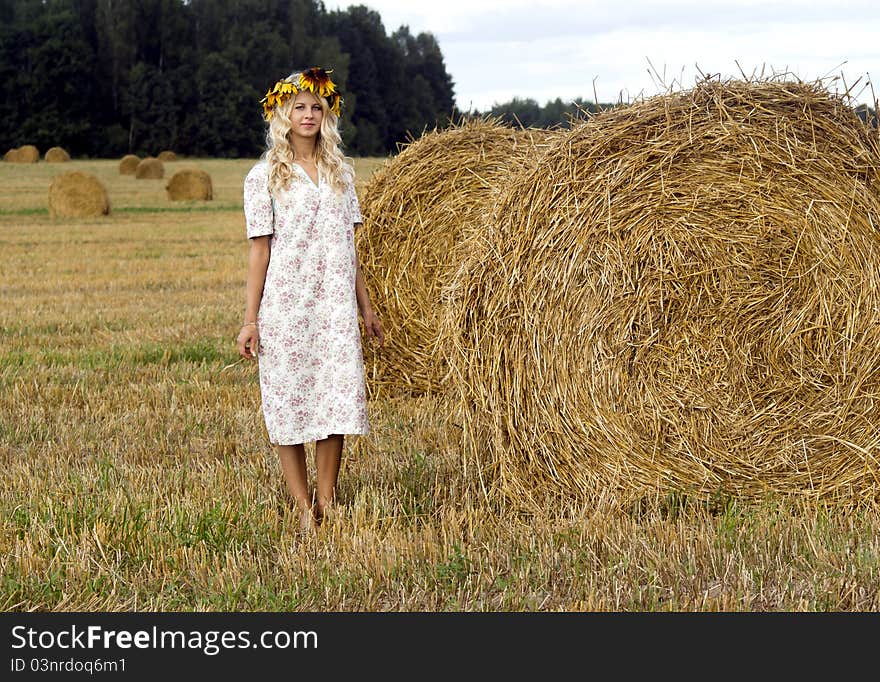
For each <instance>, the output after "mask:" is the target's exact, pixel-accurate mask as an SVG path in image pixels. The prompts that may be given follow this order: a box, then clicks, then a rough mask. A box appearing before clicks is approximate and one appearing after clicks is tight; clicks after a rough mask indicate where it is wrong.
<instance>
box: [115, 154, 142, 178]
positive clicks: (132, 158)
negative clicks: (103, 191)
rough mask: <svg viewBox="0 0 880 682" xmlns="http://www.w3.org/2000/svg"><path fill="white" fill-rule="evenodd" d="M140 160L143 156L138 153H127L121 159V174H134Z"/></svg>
mask: <svg viewBox="0 0 880 682" xmlns="http://www.w3.org/2000/svg"><path fill="white" fill-rule="evenodd" d="M140 162H141V157H139V156H138V155H137V154H126V155H125V156H123V157H122V158H121V159H120V160H119V174H120V175H134V174H135V173H136V172H137V167H138V164H139V163H140Z"/></svg>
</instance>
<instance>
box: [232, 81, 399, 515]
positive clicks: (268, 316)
mask: <svg viewBox="0 0 880 682" xmlns="http://www.w3.org/2000/svg"><path fill="white" fill-rule="evenodd" d="M329 73H330V72H328V71H325V70H324V69H321V68H319V67H314V68H311V69H308V70H305V71H302V72H299V73H294V74H291V75H290V76H288V77H287V78H285V79H283V80H281V81H278V82H277V83H276V84H275V86H274V87H273V88H272V89H271V90H269V92H268V93H266V97H264V98H263V100H262V103H263V112H264V116H265V118H266V120H267V121H268V124H269V126H268V132H267V134H266V142H267V151H266V153H265V154H264V155H263V158H262V159H261V160H260V161H259V162H258V163H257V164H255V165H254V166H253V168H251V170H250V171H249V172H248V174H247V177H246V178H245V181H244V213H245V221H246V229H247V236H248V239H249V241H250V254H249V256H248V272H247V286H246V292H247V302H246V307H245V315H244V324H243V326H242V328H241V331H240V332H239V335H238V340H237V344H238V352H239V354H240V355H241V356H242V357H244V358H247V359H250V360H253V359H254V358H257V357H258V358H259V372H260V392H261V397H262V403H263V416H264V419H265V422H266V429H267V431H268V433H269V440H270V442H271V443H273V444H274V445H275V446H276V448H277V451H278V456H279V458H280V460H281V468H282V471H283V473H284V479H285V482H286V485H287V490H288V492H289V494H290V495H291V497H293V499H294V500H295V501H296V504H297V507H298V509H299V511H300V527H301V528H302V529H303V530H307V529H310V528H313V527H314V524H315V523H320V522H321V520H322V519H323V518H324V515H325V513H326V512H327V509H328V507H329V506H330V505H332V503H333V501H334V499H335V493H336V482H337V478H338V475H339V467H340V464H341V461H342V448H343V439H344V436H345V434H365V433H367V431H368V428H369V426H368V422H367V411H366V392H365V385H364V365H363V353H362V348H361V338H360V330H359V328H358V319H357V316H358V312H360V315H361V318H362V320H363V324H364V329H365V331H366V333H367V335H368V337H370V339H371V340H373V342H374V343H378V344H379V345H382V344H383V343H384V341H385V334H384V331H383V329H382V325H381V323H380V321H379V318H378V317H377V316H376V313H375V311H374V310H373V307H372V304H371V302H370V297H369V295H368V293H367V288H366V285H365V284H364V278H363V274H362V273H361V269H360V264H359V263H358V259H357V253H356V251H355V242H354V231H355V229H356V228H357V227H358V226H359V225H360V224H361V222H362V218H361V214H360V208H359V205H358V199H357V194H356V193H355V189H354V169H353V168H352V166H351V165H350V164H349V163H348V162H347V160H346V158H345V157H344V156H343V154H342V151H341V150H340V143H341V140H340V136H339V132H338V130H337V123H338V120H339V108H340V105H341V101H342V98H341V96H340V94H339V91H338V89H337V87H336V85H335V83H333V81H332V80H331V79H330V76H329ZM309 441H314V442H315V469H316V472H317V490H316V494H315V495H312V493H310V491H309V481H308V473H307V468H306V458H305V446H304V444H305V443H306V442H309Z"/></svg>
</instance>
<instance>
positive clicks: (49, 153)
mask: <svg viewBox="0 0 880 682" xmlns="http://www.w3.org/2000/svg"><path fill="white" fill-rule="evenodd" d="M43 159H44V160H45V161H46V162H47V163H65V162H67V161H70V154H68V153H67V150H66V149H64V148H62V147H49V149H47V150H46V154H45V155H44V156H43Z"/></svg>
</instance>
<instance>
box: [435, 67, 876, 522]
mask: <svg viewBox="0 0 880 682" xmlns="http://www.w3.org/2000/svg"><path fill="white" fill-rule="evenodd" d="M878 188H880V146H878V142H877V139H876V137H875V136H874V135H873V134H872V133H871V132H869V131H868V129H867V128H866V127H865V126H864V125H863V124H862V123H861V121H860V120H859V119H858V117H857V116H856V115H855V114H854V111H853V109H852V108H851V106H849V105H848V103H847V102H846V101H844V99H843V98H842V97H839V96H836V95H832V94H830V93H829V92H827V91H826V89H825V88H824V87H823V86H822V85H821V84H820V83H814V84H808V83H803V82H799V81H798V82H790V81H786V80H784V79H780V78H767V79H763V80H757V79H755V80H743V81H740V80H728V81H724V82H721V81H718V80H715V81H711V80H707V81H705V82H701V83H699V84H698V85H697V86H696V87H694V88H693V89H691V90H688V91H682V92H676V93H672V92H670V93H666V94H663V95H660V96H656V97H652V98H648V99H645V100H642V101H640V102H635V103H632V104H628V105H623V106H619V107H616V108H613V109H610V110H606V111H604V112H601V113H599V114H597V115H596V116H595V117H593V118H591V119H590V120H588V121H585V122H582V123H580V124H578V125H576V126H574V127H573V128H572V130H571V131H570V132H569V133H568V134H567V135H565V136H564V137H562V138H561V139H559V140H558V141H557V142H556V144H555V145H554V147H553V148H552V149H551V150H549V151H548V152H547V153H546V154H545V155H544V157H543V158H542V162H541V164H540V166H539V167H536V168H535V169H534V170H532V171H531V172H528V173H525V174H523V175H521V176H519V177H518V178H515V179H514V180H513V181H512V182H511V183H510V184H509V185H508V186H507V187H505V188H504V189H503V196H502V197H501V198H500V199H499V200H498V202H497V204H496V210H495V212H494V215H492V216H490V217H489V218H488V220H489V221H490V222H491V223H492V224H491V225H489V226H486V227H484V228H483V229H481V230H479V231H477V232H475V233H474V234H473V235H472V237H473V239H472V241H471V244H470V245H469V254H470V255H469V257H468V258H466V259H465V260H464V261H463V263H462V266H461V267H460V268H459V269H458V271H457V272H456V274H455V276H454V277H453V278H452V280H451V282H450V284H449V286H448V287H447V288H446V290H445V293H444V298H445V299H446V300H447V305H446V307H445V311H446V315H447V319H446V320H445V321H444V328H445V329H447V330H449V332H448V337H447V339H446V344H445V346H444V349H445V350H444V356H445V358H446V360H447V363H448V364H449V366H450V372H451V377H452V379H451V380H450V383H451V385H452V386H453V387H454V390H455V392H456V399H455V401H456V406H457V407H456V410H455V413H456V415H457V419H458V420H459V423H460V426H461V429H462V436H461V438H462V448H463V451H464V453H465V455H466V461H468V462H473V463H474V465H475V466H477V467H478V468H479V470H480V474H481V479H482V480H483V481H484V482H485V491H486V493H487V494H488V495H490V496H493V495H500V496H502V497H505V498H508V499H511V500H515V501H516V502H518V503H521V504H522V505H523V506H525V507H535V506H536V505H542V504H547V503H552V502H554V501H559V500H560V499H565V500H572V499H577V498H586V497H589V496H591V495H595V494H596V493H597V491H612V492H613V494H614V495H616V496H617V498H618V499H619V500H621V501H626V500H632V499H636V498H638V497H639V496H640V495H645V494H654V493H656V491H658V490H660V491H683V492H686V493H688V494H690V495H694V496H697V497H704V498H709V497H711V496H714V495H718V494H725V495H727V494H730V495H740V496H747V497H748V496H761V495H764V494H793V495H798V496H802V497H806V498H811V499H823V500H834V499H853V498H859V499H862V498H869V499H877V497H878V494H880V466H878V461H880V268H878V263H880V232H878V226H880V189H878Z"/></svg>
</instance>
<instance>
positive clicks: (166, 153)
mask: <svg viewBox="0 0 880 682" xmlns="http://www.w3.org/2000/svg"><path fill="white" fill-rule="evenodd" d="M156 158H158V159H159V161H177V154H175V153H174V152H173V151H171V150H170V149H165V150H163V151H161V152H159V156H157V157H156Z"/></svg>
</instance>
